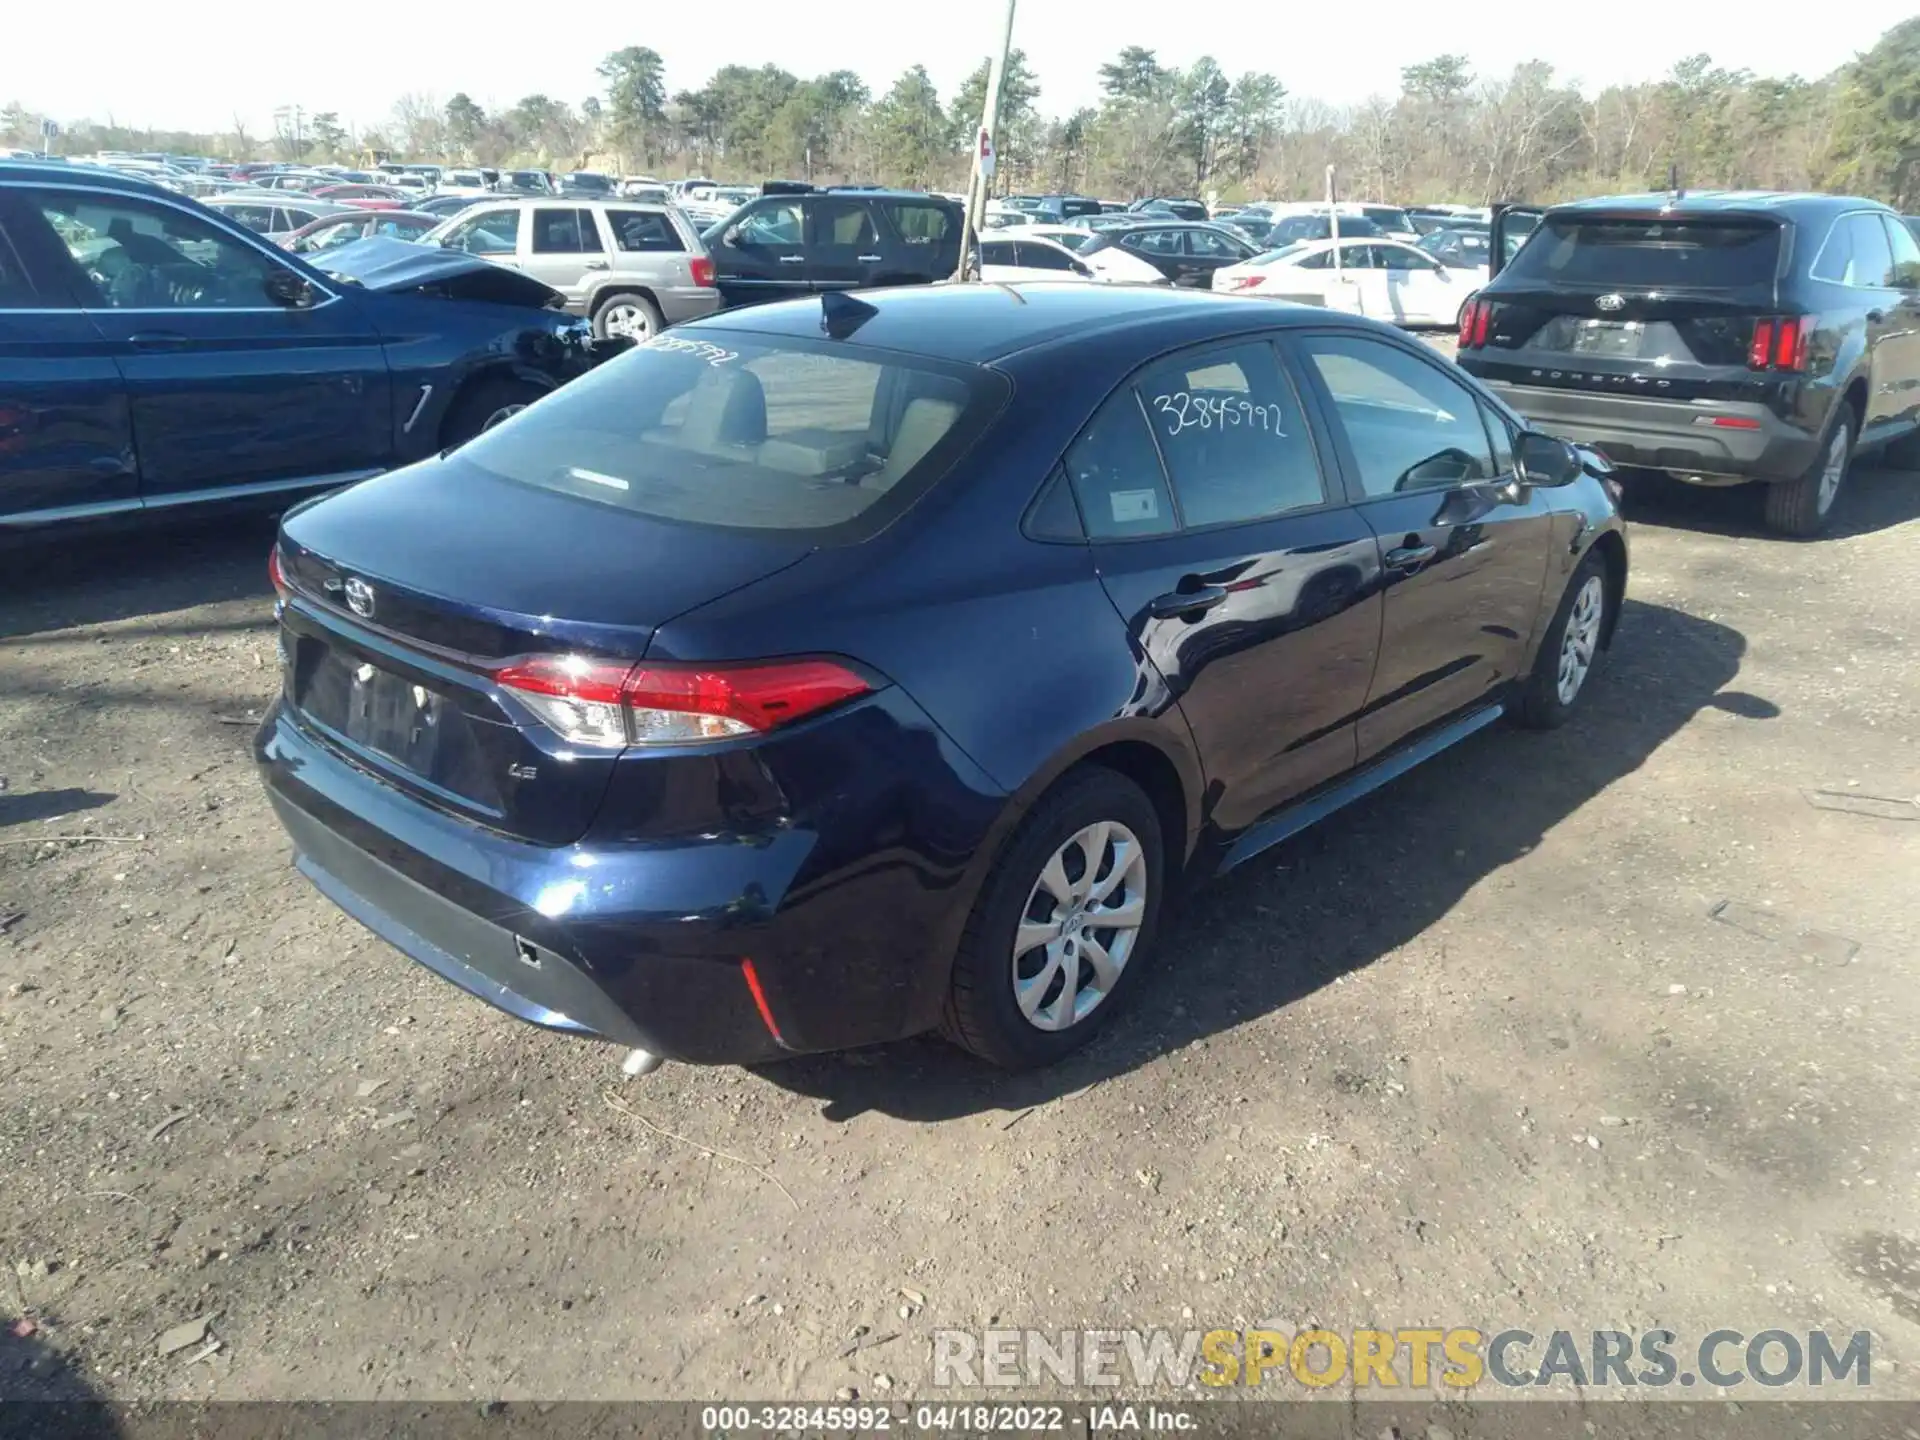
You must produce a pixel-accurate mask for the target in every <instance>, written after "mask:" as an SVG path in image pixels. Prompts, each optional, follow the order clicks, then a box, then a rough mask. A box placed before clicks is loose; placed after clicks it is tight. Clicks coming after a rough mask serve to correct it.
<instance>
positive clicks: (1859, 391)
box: [1840, 376, 1867, 440]
mask: <svg viewBox="0 0 1920 1440" xmlns="http://www.w3.org/2000/svg"><path fill="white" fill-rule="evenodd" d="M1840 403H1841V404H1842V405H1846V406H1849V407H1851V408H1852V410H1853V438H1854V439H1855V440H1858V439H1859V438H1860V429H1861V427H1862V426H1864V425H1865V424H1866V423H1867V382H1866V379H1865V377H1863V376H1857V377H1855V379H1854V382H1853V383H1852V384H1851V385H1849V386H1847V393H1846V394H1844V395H1842V396H1841V397H1840Z"/></svg>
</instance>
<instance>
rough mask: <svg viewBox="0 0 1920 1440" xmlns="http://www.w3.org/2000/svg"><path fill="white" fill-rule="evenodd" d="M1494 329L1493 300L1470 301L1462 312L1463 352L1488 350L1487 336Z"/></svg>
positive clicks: (1461, 339)
mask: <svg viewBox="0 0 1920 1440" xmlns="http://www.w3.org/2000/svg"><path fill="white" fill-rule="evenodd" d="M1492 329H1493V302H1492V301H1491V300H1469V301H1467V303H1466V305H1465V306H1464V307H1463V308H1462V309H1461V311H1460V343H1459V348H1460V349H1462V350H1482V349H1485V348H1486V344H1487V336H1488V335H1489V334H1490V333H1491V332H1492Z"/></svg>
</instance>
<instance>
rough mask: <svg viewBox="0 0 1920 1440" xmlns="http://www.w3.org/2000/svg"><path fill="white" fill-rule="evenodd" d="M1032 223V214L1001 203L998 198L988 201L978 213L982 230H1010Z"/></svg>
mask: <svg viewBox="0 0 1920 1440" xmlns="http://www.w3.org/2000/svg"><path fill="white" fill-rule="evenodd" d="M1033 223H1034V219H1033V216H1031V215H1029V214H1028V213H1027V212H1026V211H1024V210H1018V209H1015V208H1014V207H1013V206H1011V205H1002V204H1001V203H1000V202H999V201H998V200H995V201H993V202H992V203H990V204H989V205H988V206H987V208H986V209H985V210H984V211H983V212H981V215H980V228H981V229H982V230H1012V229H1016V228H1020V227H1023V226H1027V225H1031V224H1033Z"/></svg>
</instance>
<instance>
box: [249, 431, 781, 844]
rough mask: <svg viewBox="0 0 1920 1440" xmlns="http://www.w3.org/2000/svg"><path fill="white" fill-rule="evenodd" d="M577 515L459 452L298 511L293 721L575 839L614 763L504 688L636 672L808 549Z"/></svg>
mask: <svg viewBox="0 0 1920 1440" xmlns="http://www.w3.org/2000/svg"><path fill="white" fill-rule="evenodd" d="M582 508H584V507H583V506H582V503H581V502H579V501H576V500H573V499H570V498H569V497H566V496H563V495H558V494H554V493H552V492H544V491H540V490H536V489H534V488H532V487H528V486H524V485H520V484H517V483H515V482H513V481H509V480H505V479H502V478H500V477H496V476H492V475H490V474H488V473H487V472H485V471H482V470H480V469H479V468H478V467H474V466H468V465H464V464H462V462H461V461H460V459H459V457H458V455H457V454H455V455H452V456H448V457H445V458H443V459H441V460H437V461H429V462H427V463H425V464H423V465H419V466H415V467H412V468H410V469H408V470H403V471H397V472H395V473H394V474H392V475H388V476H383V477H381V478H380V479H378V480H374V481H369V482H366V483H365V484H364V485H361V486H357V487H354V488H353V489H351V490H347V491H344V492H339V493H336V494H335V495H333V496H331V497H329V499H328V500H327V501H326V503H325V504H323V505H317V506H314V507H311V508H305V509H302V510H299V511H296V512H294V513H292V514H290V515H289V516H288V517H287V519H286V522H285V523H284V525H283V527H282V537H281V542H280V546H279V550H278V552H277V555H278V563H279V566H280V570H281V573H282V576H283V578H284V584H285V586H286V587H287V589H288V591H289V592H290V597H291V598H290V600H289V603H288V604H287V605H285V606H284V607H283V613H282V626H283V644H282V650H283V655H282V660H283V667H284V675H283V692H284V696H285V700H286V703H287V705H288V706H289V707H290V708H291V710H292V712H293V713H294V715H295V717H296V718H297V720H298V722H299V723H301V724H304V725H306V726H307V727H309V728H310V729H312V730H313V731H314V732H316V733H317V734H319V735H320V736H321V738H323V739H324V740H326V741H327V742H328V743H330V744H331V745H332V746H333V747H334V748H335V749H337V750H338V751H340V752H341V753H343V754H345V755H347V756H348V758H350V759H351V760H353V761H354V762H355V763H356V764H359V765H360V766H361V767H362V768H364V769H367V770H370V771H372V772H374V773H375V774H377V775H379V776H380V777H381V778H383V779H386V780H388V781H390V782H392V783H394V784H396V785H399V786H400V787H401V788H403V789H405V790H407V791H408V792H409V793H411V794H413V795H414V796H416V797H417V798H419V799H420V800H422V801H423V802H425V803H427V804H430V805H433V806H436V807H438V808H441V809H444V810H448V811H451V812H453V813H456V814H459V815H461V816H463V817H465V818H468V819H471V820H473V821H476V822H477V823H480V824H483V825H486V826H488V827H490V828H492V829H495V830H498V831H501V832H502V833H505V834H509V835H514V836H516V837H519V838H522V839H526V840H530V841H534V842H537V843H542V844H549V845H562V844H568V843H571V842H572V841H574V840H577V839H578V838H579V837H580V836H581V835H582V834H583V833H585V831H586V829H587V826H588V825H589V824H590V823H591V821H592V819H593V814H594V811H595V810H596V808H597V807H598V805H599V803H600V800H601V797H602V795H603V794H604V792H605V790H606V785H607V781H608V779H609V777H610V775H611V774H612V767H613V764H614V762H615V760H616V759H617V757H618V755H619V753H620V750H619V747H618V745H617V744H616V745H614V746H612V747H610V748H599V747H591V746H580V745H572V744H569V743H567V742H566V740H565V739H564V738H563V737H562V736H560V735H559V734H557V733H556V732H555V731H554V730H552V729H551V728H550V727H549V726H548V725H546V724H543V723H542V721H541V718H540V716H539V714H538V713H537V711H536V710H535V709H534V708H532V707H531V706H530V705H529V704H528V703H526V702H525V701H524V699H523V698H522V697H521V696H520V695H519V694H518V693H517V692H515V691H514V690H513V689H512V688H511V687H510V686H506V685H503V684H501V683H499V681H498V680H497V678H496V677H497V675H498V674H499V673H500V672H501V671H503V670H507V669H508V668H509V666H510V665H511V664H514V663H517V662H524V661H525V660H526V659H527V658H528V657H593V658H604V659H607V660H612V661H616V662H625V663H628V664H631V663H633V662H637V661H638V660H640V659H641V658H642V657H643V656H644V655H645V653H646V650H647V647H648V645H649V644H650V643H651V641H652V638H653V633H654V631H655V629H656V628H657V627H658V626H660V625H662V624H664V623H665V622H667V621H668V620H671V619H673V618H674V617H675V616H677V615H680V614H684V613H685V612H686V611H688V610H691V609H693V608H695V607H697V606H699V605H702V604H705V603H707V602H708V601H710V600H714V599H717V598H719V597H720V596H722V595H725V594H727V593H729V592H730V591H732V590H735V589H737V588H739V587H740V586H743V585H747V584H751V583H753V582H754V581H756V580H759V579H762V578H764V577H765V576H768V575H771V574H774V573H776V572H778V571H779V570H782V569H784V568H786V567H787V566H788V565H791V564H794V563H795V562H797V561H798V560H800V559H801V558H803V557H804V556H805V554H806V553H807V552H808V549H809V548H810V547H808V546H807V545H806V544H804V543H802V542H798V541H794V540H784V541H783V540H781V539H780V538H778V537H775V536H769V537H761V536H757V535H751V534H742V533H738V532H708V531H702V532H700V534H699V537H698V541H697V543H690V536H689V529H688V527H686V526H683V525H676V524H672V523H669V522H665V521H661V520H658V519H655V518H652V517H648V516H643V515H638V514H630V513H610V512H607V511H605V510H603V509H600V508H597V507H595V508H591V509H589V510H587V513H586V514H584V515H582V514H579V513H577V512H578V511H579V510H581V509H582ZM482 597H484V598H482Z"/></svg>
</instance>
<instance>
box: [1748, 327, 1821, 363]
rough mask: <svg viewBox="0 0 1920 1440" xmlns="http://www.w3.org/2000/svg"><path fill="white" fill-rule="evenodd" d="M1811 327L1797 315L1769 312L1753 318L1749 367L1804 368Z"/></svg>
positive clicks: (1749, 346)
mask: <svg viewBox="0 0 1920 1440" xmlns="http://www.w3.org/2000/svg"><path fill="white" fill-rule="evenodd" d="M1812 337H1813V327H1812V326H1811V325H1809V324H1808V323H1807V322H1806V320H1804V319H1803V318H1801V317H1800V316H1798V315H1786V316H1782V317H1779V318H1775V317H1772V316H1768V317H1766V318H1764V319H1760V320H1756V321H1754V322H1753V339H1752V341H1751V342H1749V344H1748V345H1747V368H1748V369H1749V370H1804V369H1806V368H1807V342H1808V340H1810V339H1811V338H1812Z"/></svg>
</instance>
